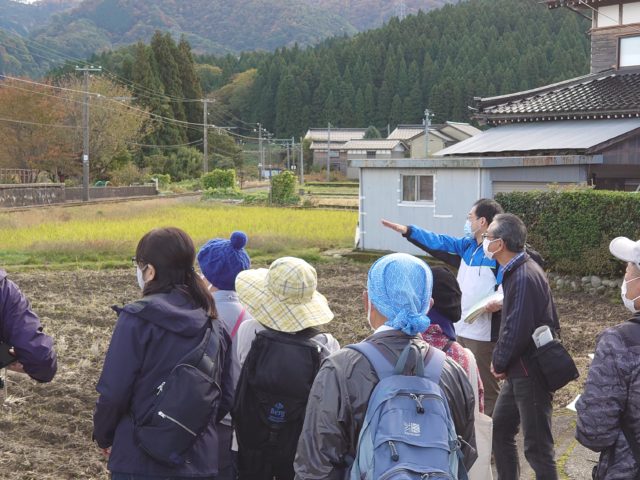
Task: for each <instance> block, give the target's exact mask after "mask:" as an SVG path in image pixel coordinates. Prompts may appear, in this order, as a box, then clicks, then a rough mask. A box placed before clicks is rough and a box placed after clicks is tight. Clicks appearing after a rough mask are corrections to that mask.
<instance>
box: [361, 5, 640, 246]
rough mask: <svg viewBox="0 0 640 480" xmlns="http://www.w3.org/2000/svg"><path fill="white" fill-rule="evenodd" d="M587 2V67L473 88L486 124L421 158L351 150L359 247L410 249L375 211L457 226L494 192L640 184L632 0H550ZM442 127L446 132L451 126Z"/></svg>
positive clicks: (639, 88) (432, 226) (639, 58)
mask: <svg viewBox="0 0 640 480" xmlns="http://www.w3.org/2000/svg"><path fill="white" fill-rule="evenodd" d="M547 4H548V6H549V8H556V7H560V6H568V7H571V8H573V9H579V8H581V9H583V11H584V13H589V12H591V11H592V10H591V9H593V25H592V29H591V61H592V64H591V73H590V74H589V75H585V76H582V77H578V78H573V79H570V80H566V81H563V82H559V83H555V84H552V85H547V86H543V87H540V88H536V89H533V90H528V91H523V92H517V93H513V94H509V95H502V96H498V97H490V98H480V97H478V98H476V99H475V108H476V109H477V114H476V118H477V119H478V120H479V121H480V122H481V123H484V124H486V125H489V126H491V127H493V128H490V129H489V130H486V131H484V132H482V133H479V134H478V135H474V136H473V137H471V138H467V139H466V140H463V141H461V142H460V143H457V144H455V145H451V146H448V147H446V148H444V149H443V150H440V151H439V152H436V153H435V154H434V155H433V156H432V155H430V156H429V158H428V159H424V158H423V159H412V160H406V159H405V160H390V161H383V160H367V159H364V160H358V161H354V162H352V163H353V166H354V167H358V168H359V169H360V196H361V202H360V220H359V237H360V245H359V248H362V249H381V250H394V251H407V252H411V253H417V252H418V250H417V249H416V248H415V247H413V246H412V245H410V244H409V243H408V242H406V241H405V240H404V239H403V238H401V237H400V236H399V235H397V234H395V233H394V232H392V231H390V230H388V229H385V228H383V227H382V226H381V225H380V219H381V218H388V219H391V220H393V221H397V222H400V223H403V224H411V223H416V224H419V225H421V226H423V227H424V228H427V229H429V230H433V231H437V232H442V233H448V234H451V235H461V234H462V226H463V225H464V221H465V216H466V214H467V212H468V211H469V207H470V206H471V204H472V203H473V202H474V201H475V200H477V199H478V198H482V197H492V196H494V195H495V194H496V193H498V192H507V191H514V190H515V191H523V190H533V189H547V188H549V186H550V185H552V184H556V185H570V184H581V183H582V184H584V183H590V184H593V185H594V186H595V187H596V188H607V189H620V190H636V189H638V188H640V187H639V185H640V32H639V30H638V23H640V2H638V1H627V0H618V1H611V0H607V1H604V0H603V1H600V0H590V1H589V6H588V7H585V2H584V1H583V0H548V1H547ZM452 130H453V131H451V130H450V131H448V132H447V131H444V132H443V133H445V134H446V135H448V136H453V133H454V132H455V130H459V128H458V129H452Z"/></svg>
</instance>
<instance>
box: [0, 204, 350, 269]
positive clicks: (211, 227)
mask: <svg viewBox="0 0 640 480" xmlns="http://www.w3.org/2000/svg"><path fill="white" fill-rule="evenodd" d="M356 221H357V212H354V211H347V210H320V209H282V208H268V207H243V206H236V205H228V204H223V203H216V202H199V201H195V200H194V199H185V198H181V199H154V200H143V201H135V202H126V203H115V204H100V205H88V206H81V207H66V208H63V207H59V208H46V209H33V210H28V211H20V212H9V213H0V265H3V266H4V267H9V268H10V267H12V266H16V267H19V266H28V265H37V266H41V265H46V266H49V267H51V268H55V267H64V266H69V265H74V264H75V265H76V266H87V267H114V266H116V267H117V266H121V265H126V264H127V260H128V258H130V257H131V256H132V255H133V252H134V250H135V246H136V244H137V242H138V240H139V239H140V237H142V235H144V234H145V233H146V232H147V231H149V230H151V229H153V228H156V227H162V226H176V227H180V228H182V229H184V230H185V231H187V232H188V233H189V234H190V235H191V236H192V238H193V240H194V242H195V243H196V245H197V246H198V245H202V244H203V243H205V242H206V241H207V240H208V239H210V238H213V237H227V238H228V236H229V235H230V234H231V232H233V231H234V230H242V231H244V232H246V233H247V234H248V236H249V243H248V249H249V253H250V254H251V255H252V256H253V257H255V258H256V259H257V260H264V261H268V260H270V259H274V258H277V257H278V256H282V255H285V254H286V255H297V256H301V257H304V258H307V259H314V258H317V257H318V256H319V253H320V252H321V251H322V250H326V249H331V248H350V247H352V246H353V238H354V233H355V228H356Z"/></svg>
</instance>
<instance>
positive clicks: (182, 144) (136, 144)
mask: <svg viewBox="0 0 640 480" xmlns="http://www.w3.org/2000/svg"><path fill="white" fill-rule="evenodd" d="M126 143H127V144H128V145H134V146H136V147H147V148H177V147H189V146H193V145H199V144H201V143H202V139H199V140H194V141H193V142H188V143H176V144H174V145H149V144H146V143H136V142H126Z"/></svg>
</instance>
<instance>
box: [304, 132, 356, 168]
mask: <svg viewBox="0 0 640 480" xmlns="http://www.w3.org/2000/svg"><path fill="white" fill-rule="evenodd" d="M366 131H367V129H366V128H331V129H328V128H310V129H309V130H307V133H306V134H305V136H304V139H305V140H307V141H310V142H311V145H310V147H309V149H310V150H311V152H312V155H313V166H314V167H317V168H326V167H327V163H329V168H330V169H331V170H339V171H340V172H342V173H343V174H345V175H346V174H347V151H346V150H345V149H344V148H343V146H344V144H345V143H347V142H348V141H349V140H361V139H363V138H364V134H365V132H366ZM329 156H330V157H331V160H330V161H329V162H327V158H328V157H329Z"/></svg>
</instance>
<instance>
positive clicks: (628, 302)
mask: <svg viewBox="0 0 640 480" xmlns="http://www.w3.org/2000/svg"><path fill="white" fill-rule="evenodd" d="M638 279H640V277H636V278H632V279H631V280H625V281H623V282H622V286H621V287H620V293H621V294H622V295H621V296H622V303H624V306H625V307H626V308H627V310H629V311H630V312H631V313H638V311H640V310H638V309H636V306H635V303H636V300H637V299H639V298H640V295H638V296H637V297H636V298H633V299H629V298H627V284H628V283H631V282H634V281H636V280H638Z"/></svg>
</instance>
